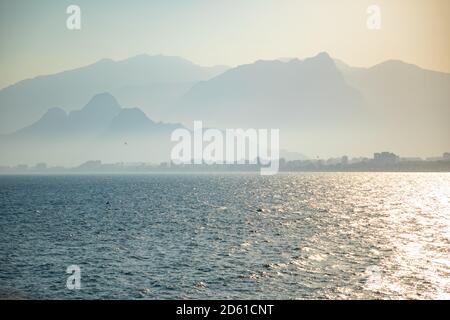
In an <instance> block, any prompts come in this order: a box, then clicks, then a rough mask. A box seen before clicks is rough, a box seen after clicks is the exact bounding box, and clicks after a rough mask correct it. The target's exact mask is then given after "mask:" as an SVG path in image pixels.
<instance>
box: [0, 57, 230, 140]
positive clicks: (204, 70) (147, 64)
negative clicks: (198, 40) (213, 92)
mask: <svg viewBox="0 0 450 320" xmlns="http://www.w3.org/2000/svg"><path fill="white" fill-rule="evenodd" d="M224 70H226V67H222V66H218V67H201V66H198V65H195V64H193V63H191V62H189V61H187V60H185V59H182V58H178V57H170V56H162V55H156V56H149V55H139V56H136V57H133V58H129V59H126V60H121V61H113V60H110V59H103V60H100V61H98V62H96V63H94V64H91V65H88V66H85V67H82V68H77V69H74V70H69V71H64V72H60V73H57V74H53V75H46V76H39V77H36V78H33V79H27V80H23V81H20V82H18V83H16V84H14V85H12V86H9V87H7V88H4V89H2V90H0V113H1V117H0V133H9V132H12V131H14V130H17V129H19V128H21V127H24V126H26V125H28V124H30V123H33V122H34V121H36V120H37V119H38V118H39V117H40V116H41V115H42V114H43V112H44V111H45V110H47V109H48V108H51V107H60V108H62V109H64V110H65V111H71V110H76V109H79V108H80V107H81V106H83V104H84V103H85V102H86V101H87V100H88V99H89V98H90V97H92V96H93V95H94V94H97V93H98V92H105V91H107V92H110V93H112V94H113V95H115V96H116V97H118V99H119V101H121V103H122V104H124V105H139V106H140V107H142V108H144V110H145V111H146V112H148V111H151V112H155V113H157V110H159V109H158V108H164V106H165V105H166V104H168V103H170V102H173V101H175V100H176V99H177V98H178V97H179V96H181V95H182V94H183V93H185V92H186V91H187V90H188V89H189V88H190V87H191V86H192V85H193V84H195V83H196V82H198V81H201V80H207V79H209V78H211V77H213V76H215V75H218V74H220V73H221V72H223V71H224ZM149 114H152V113H149Z"/></svg>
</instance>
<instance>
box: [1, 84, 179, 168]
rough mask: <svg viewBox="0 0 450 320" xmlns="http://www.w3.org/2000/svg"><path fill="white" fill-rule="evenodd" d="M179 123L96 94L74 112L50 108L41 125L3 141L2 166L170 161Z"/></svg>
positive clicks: (2, 137)
mask: <svg viewBox="0 0 450 320" xmlns="http://www.w3.org/2000/svg"><path fill="white" fill-rule="evenodd" d="M181 127H182V125H180V124H171V123H162V122H159V123H156V122H154V121H153V120H151V119H149V118H148V117H147V116H146V115H145V113H144V112H142V110H140V109H139V108H122V107H121V106H120V105H119V104H118V102H117V100H116V99H115V98H114V97H113V96H112V95H111V94H109V93H101V94H97V95H95V96H94V97H93V98H92V99H91V100H90V101H89V102H88V103H87V104H86V106H84V107H83V108H82V109H80V110H73V111H71V112H70V113H67V112H65V111H64V110H63V109H61V108H50V109H49V110H48V111H47V112H46V113H45V114H44V115H43V116H42V117H41V118H40V119H39V120H38V121H36V122H35V123H33V124H31V125H29V126H27V127H25V128H23V129H20V130H18V131H16V132H14V133H12V134H8V135H3V136H1V137H0V144H1V148H2V149H3V150H9V152H8V153H3V154H2V163H18V162H21V161H22V162H27V161H31V162H47V163H52V161H53V162H55V161H56V163H57V164H61V163H63V164H78V163H81V162H84V161H87V160H90V159H99V160H103V161H107V160H108V159H111V158H114V159H115V160H116V161H132V162H134V161H144V162H145V161H147V162H154V163H158V162H160V161H165V160H168V156H169V150H170V149H169V147H170V134H171V132H172V131H173V130H174V129H176V128H181Z"/></svg>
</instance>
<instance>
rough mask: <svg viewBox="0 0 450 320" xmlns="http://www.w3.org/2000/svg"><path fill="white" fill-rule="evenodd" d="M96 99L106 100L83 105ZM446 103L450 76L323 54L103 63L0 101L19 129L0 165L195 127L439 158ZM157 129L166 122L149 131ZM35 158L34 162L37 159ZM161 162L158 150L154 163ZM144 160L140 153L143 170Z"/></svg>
mask: <svg viewBox="0 0 450 320" xmlns="http://www.w3.org/2000/svg"><path fill="white" fill-rule="evenodd" d="M98 92H110V93H112V95H111V94H110V93H103V94H100V95H95V97H94V98H92V99H91V97H92V96H94V94H97V93H98ZM114 97H118V101H120V103H119V102H118V101H116V99H115V98H114ZM89 99H91V100H89ZM88 101H89V102H88ZM86 102H88V103H87V104H86ZM449 103H450V75H449V74H446V73H440V72H435V71H429V70H424V69H421V68H419V67H417V66H414V65H411V64H407V63H404V62H401V61H398V60H390V61H386V62H383V63H381V64H378V65H376V66H373V67H371V68H355V67H352V66H350V65H347V64H346V63H344V62H342V61H339V60H333V59H332V58H331V57H330V56H329V55H328V54H327V53H325V52H323V53H320V54H318V55H316V56H315V57H311V58H307V59H304V60H299V59H296V58H285V59H278V60H273V61H256V62H255V63H251V64H246V65H241V66H237V67H235V68H231V69H227V68H225V67H213V68H205V67H200V66H197V65H195V64H192V63H190V62H189V61H186V60H184V59H181V58H177V57H167V56H146V55H142V56H137V57H134V58H130V59H127V60H123V61H117V62H115V61H112V60H101V61H99V62H97V63H95V64H93V65H90V66H87V67H84V68H79V69H75V70H71V71H65V72H61V73H58V74H55V75H50V76H42V77H37V78H35V79H31V80H24V81H21V82H19V83H17V84H15V85H13V86H10V87H8V88H5V89H3V90H0V114H1V117H0V131H1V132H12V131H14V130H17V129H19V128H22V129H20V130H17V131H16V132H14V133H13V134H9V135H7V136H3V137H1V139H0V142H2V143H3V145H4V146H5V148H4V149H3V150H6V152H3V153H2V158H1V159H0V160H2V161H3V160H5V161H3V162H4V163H5V162H9V161H6V160H7V159H12V157H14V159H18V161H19V160H20V159H21V158H20V156H18V155H24V154H25V153H26V156H24V158H23V159H24V160H23V161H24V162H25V159H33V162H37V160H36V161H35V160H34V159H44V158H47V155H45V152H47V151H48V150H50V151H48V152H53V151H52V150H56V149H55V148H54V147H53V146H52V147H51V148H47V149H45V148H41V149H42V150H39V149H36V147H37V146H39V145H43V144H49V143H50V141H53V142H52V143H59V145H60V146H61V149H64V148H68V149H72V144H73V145H75V146H76V148H73V149H74V150H75V149H76V150H77V151H78V152H81V151H80V150H84V149H83V148H85V149H86V147H85V145H86V143H87V142H88V143H89V144H90V147H89V148H87V149H86V150H94V151H95V154H99V157H98V159H100V160H102V159H106V161H107V160H110V159H109V158H108V156H111V160H112V159H119V158H120V157H119V156H117V155H114V154H113V153H114V152H113V151H112V150H116V149H115V148H116V147H117V145H118V143H120V144H121V145H122V146H130V145H133V141H139V143H136V144H134V145H135V146H138V145H139V146H140V148H141V149H142V150H148V149H149V148H148V147H147V146H144V144H148V141H149V139H148V137H152V140H153V141H157V140H161V141H163V140H164V139H159V138H158V137H157V136H158V135H160V136H163V135H164V136H165V137H167V135H168V132H170V131H172V130H173V129H174V128H176V127H177V126H180V125H171V124H168V123H166V122H168V121H170V122H177V123H178V122H182V123H183V124H184V125H186V126H190V125H192V121H193V120H202V121H203V122H204V126H205V127H219V128H221V129H225V128H239V127H242V128H248V127H252V128H279V129H281V132H280V134H281V137H280V143H281V148H283V149H286V150H289V151H296V152H301V153H302V154H306V155H309V156H313V157H315V156H317V155H324V154H326V155H336V156H337V155H343V154H349V155H369V154H372V153H373V152H374V151H382V150H392V151H395V152H396V153H399V154H402V155H408V156H415V155H420V154H422V155H432V154H441V153H442V152H443V151H445V150H449V149H450V145H449V140H448V137H449V136H450V126H449V125H448V119H449V118H450V108H449ZM83 105H85V106H84V107H83V108H81V107H82V106H83ZM121 105H126V106H138V107H139V109H136V108H122V107H121ZM46 111H47V112H46ZM147 115H149V116H150V118H151V119H153V120H151V119H149V118H148V117H147ZM154 115H155V116H154ZM161 119H164V123H160V122H155V121H154V120H157V121H161ZM13 129H14V130H13ZM141 138H142V139H141ZM128 140H130V141H128ZM55 141H59V142H55ZM166 141H167V140H164V143H165V142H166ZM13 142H14V143H13ZM64 142H66V143H64ZM124 142H127V143H126V144H125V143H124ZM5 143H6V144H5ZM19 144H23V148H19V147H18V146H19ZM161 144H163V143H161ZM7 145H8V146H9V147H11V148H10V149H8V148H6V146H7ZM28 147H29V150H25V149H27V148H28ZM58 148H59V147H58ZM44 149H45V150H47V151H45V150H44ZM131 149H132V148H128V149H127V152H126V154H127V155H129V159H139V156H142V154H140V153H138V152H136V153H133V152H132V151H131ZM136 149H138V148H136ZM24 150H25V151H24ZM43 150H44V151H43ZM161 150H162V149H161ZM33 152H34V155H37V154H41V155H42V157H34V158H33ZM58 152H59V153H58V156H60V157H64V158H65V159H69V153H70V156H71V157H78V158H82V159H83V160H84V159H87V160H89V159H93V158H94V157H93V156H90V157H87V156H88V155H89V154H88V153H85V154H82V152H81V153H80V154H76V152H75V151H74V152H69V153H68V152H65V151H62V150H61V151H58ZM169 153H170V152H169V151H167V150H164V151H163V152H160V153H158V152H157V151H156V148H155V149H154V150H153V152H152V156H154V158H157V156H158V155H164V156H167V157H168V155H169ZM55 158H56V156H55ZM150 158H151V157H149V156H148V154H144V155H143V159H141V160H144V159H150Z"/></svg>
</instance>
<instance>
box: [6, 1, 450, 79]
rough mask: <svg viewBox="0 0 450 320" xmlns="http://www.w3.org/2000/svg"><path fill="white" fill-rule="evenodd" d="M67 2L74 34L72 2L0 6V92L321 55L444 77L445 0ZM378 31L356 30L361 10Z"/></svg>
mask: <svg viewBox="0 0 450 320" xmlns="http://www.w3.org/2000/svg"><path fill="white" fill-rule="evenodd" d="M77 3H78V4H79V5H80V7H81V12H82V19H81V21H82V29H81V30H79V31H69V30H67V28H66V23H65V22H66V21H65V20H66V18H67V14H66V8H67V6H68V5H69V4H72V1H66V0H62V1H58V2H55V1H52V0H42V1H33V2H31V1H24V0H3V1H2V2H1V3H0V40H1V43H2V50H0V69H1V71H2V72H1V73H0V88H2V87H5V86H7V85H10V84H12V83H15V82H17V81H19V80H22V79H25V78H30V77H34V76H36V75H41V74H49V73H55V72H59V71H62V70H66V69H71V68H76V67H79V66H83V65H87V64H90V63H93V62H95V61H97V60H100V59H102V58H112V59H124V58H128V57H130V56H133V55H137V54H142V53H148V54H167V55H176V56H182V57H184V58H186V59H189V60H191V61H193V62H195V63H198V64H201V65H215V64H226V65H230V66H235V65H239V64H242V63H249V62H253V61H255V60H258V59H276V58H280V57H299V58H304V57H307V56H312V55H315V54H317V53H318V52H321V51H327V52H328V53H329V54H330V55H331V56H333V57H335V58H338V59H341V60H343V61H345V62H347V63H349V64H350V65H354V66H372V65H374V64H377V63H379V62H382V61H384V60H388V59H399V60H403V61H405V62H409V63H413V64H417V65H419V66H421V67H423V68H426V69H432V70H438V71H443V72H450V40H449V39H450V37H449V35H450V1H449V0H427V1H426V0H339V1H336V0H227V1H225V0H216V1H209V0H192V1H181V0H174V1H144V0H134V1H131V0H130V1H114V0H113V1H95V2H94V1H87V0H79V1H77ZM373 4H375V5H378V6H379V7H380V10H381V29H380V30H369V29H368V28H367V27H366V21H367V18H368V14H367V13H366V10H367V8H368V7H369V5H373Z"/></svg>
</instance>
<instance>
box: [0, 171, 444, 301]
mask: <svg viewBox="0 0 450 320" xmlns="http://www.w3.org/2000/svg"><path fill="white" fill-rule="evenodd" d="M74 268H75V269H74ZM73 270H77V271H76V272H75V271H73ZM74 276H76V278H74ZM74 279H75V280H74ZM74 281H75V282H76V283H77V284H79V286H78V287H75V288H74V286H73V284H74V283H75V282H74ZM71 284H72V286H71ZM0 297H2V298H7V299H450V173H379V172H378V173H280V174H277V175H274V176H260V175H258V174H256V173H248V174H246V173H221V174H213V173H208V174H134V175H133V174H129V175H119V174H113V175H108V174H98V175H2V176H0Z"/></svg>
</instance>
